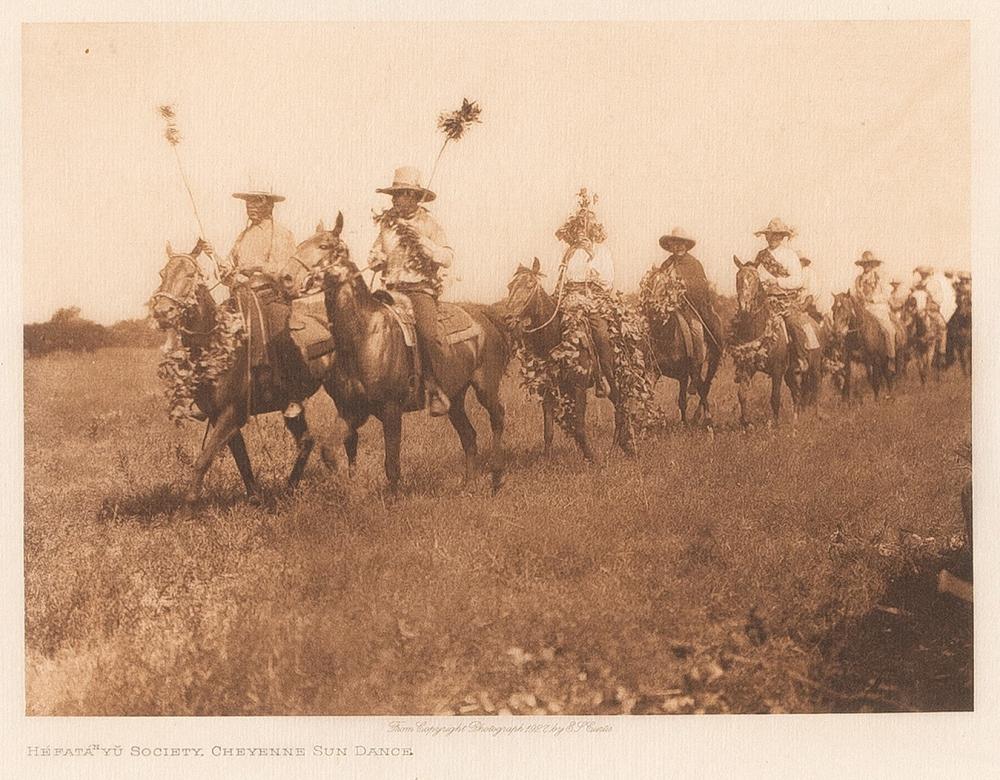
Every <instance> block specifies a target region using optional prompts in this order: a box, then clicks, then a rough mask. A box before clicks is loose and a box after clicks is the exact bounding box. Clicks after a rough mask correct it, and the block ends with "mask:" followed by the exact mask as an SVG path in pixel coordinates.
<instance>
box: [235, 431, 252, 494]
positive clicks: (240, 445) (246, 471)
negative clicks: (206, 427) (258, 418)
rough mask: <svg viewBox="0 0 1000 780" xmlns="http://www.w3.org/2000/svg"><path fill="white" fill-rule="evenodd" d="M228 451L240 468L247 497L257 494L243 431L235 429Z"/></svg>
mask: <svg viewBox="0 0 1000 780" xmlns="http://www.w3.org/2000/svg"><path fill="white" fill-rule="evenodd" d="M229 451H230V452H231V453H232V454H233V460H235V461H236V468H238V469H239V470H240V476H241V477H242V478H243V486H244V487H245V488H246V491H247V497H248V498H251V499H252V498H254V497H255V496H256V495H257V481H256V480H255V479H254V476H253V469H252V468H251V466H250V456H249V455H248V454H247V443H246V441H245V440H244V439H243V433H242V432H241V431H236V433H234V434H233V438H231V439H230V440H229Z"/></svg>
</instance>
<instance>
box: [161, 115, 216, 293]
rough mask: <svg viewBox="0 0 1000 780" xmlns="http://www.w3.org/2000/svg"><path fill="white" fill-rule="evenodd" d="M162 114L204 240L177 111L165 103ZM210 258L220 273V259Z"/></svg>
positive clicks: (166, 132) (199, 234)
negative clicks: (184, 159) (184, 160)
mask: <svg viewBox="0 0 1000 780" xmlns="http://www.w3.org/2000/svg"><path fill="white" fill-rule="evenodd" d="M158 110H159V113H160V116H161V117H162V118H163V120H164V121H165V122H166V125H167V126H166V129H165V130H164V133H163V137H164V138H166V139H167V143H168V144H170V148H171V149H173V150H174V159H175V160H177V170H178V171H179V172H180V174H181V181H182V182H184V189H185V190H187V194H188V199H189V200H190V201H191V210H192V211H193V212H194V219H195V221H196V222H197V223H198V238H199V239H200V240H204V238H205V226H204V225H203V224H202V222H201V215H200V214H198V205H197V204H196V203H195V201H194V193H193V192H192V191H191V184H190V183H189V182H188V178H187V174H186V173H184V164H183V163H182V162H181V154H180V152H179V151H178V150H177V147H178V146H180V143H181V131H180V129H179V128H178V127H177V113H176V112H175V111H174V107H173V106H170V105H163V106H160V107H159V109H158ZM207 254H208V256H209V257H210V258H212V263H214V265H215V272H216V275H218V274H219V261H218V259H216V257H215V254H214V253H212V252H208V253H207Z"/></svg>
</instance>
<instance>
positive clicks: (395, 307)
mask: <svg viewBox="0 0 1000 780" xmlns="http://www.w3.org/2000/svg"><path fill="white" fill-rule="evenodd" d="M377 297H378V299H379V300H380V301H381V302H382V305H383V306H385V307H386V308H387V309H388V310H389V311H390V312H392V315H393V317H395V318H396V321H397V322H398V323H399V326H400V328H401V329H402V331H403V339H404V340H405V341H406V346H408V347H415V346H416V345H417V319H416V317H415V316H414V314H413V304H412V303H411V302H410V299H409V298H408V297H407V296H406V295H404V294H403V293H401V292H399V291H398V290H396V291H393V292H389V291H388V290H379V292H378V294H377ZM437 311H438V322H437V325H438V335H439V337H440V339H441V341H443V342H445V343H447V344H459V343H461V342H463V341H468V340H469V339H475V338H479V337H480V336H481V335H482V333H483V329H482V328H481V327H480V326H479V323H477V322H476V321H475V320H474V319H472V315H471V314H469V312H467V311H466V310H465V309H463V308H462V307H461V306H457V305H455V304H454V303H439V304H438V307H437Z"/></svg>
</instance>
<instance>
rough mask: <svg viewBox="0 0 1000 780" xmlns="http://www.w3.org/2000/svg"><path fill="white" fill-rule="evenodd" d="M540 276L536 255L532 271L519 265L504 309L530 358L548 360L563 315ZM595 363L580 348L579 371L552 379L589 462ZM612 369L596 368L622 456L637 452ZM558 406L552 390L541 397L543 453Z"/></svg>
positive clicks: (591, 456) (549, 446)
mask: <svg viewBox="0 0 1000 780" xmlns="http://www.w3.org/2000/svg"><path fill="white" fill-rule="evenodd" d="M541 277H542V273H541V271H540V270H539V262H538V258H537V257H536V258H535V260H534V263H533V264H532V266H531V268H528V267H526V266H524V265H518V268H517V270H516V271H515V272H514V277H513V278H512V279H511V281H510V283H509V284H508V285H507V289H508V296H507V302H506V311H507V322H508V323H510V327H511V329H512V330H513V332H514V333H515V334H516V335H517V336H518V337H519V338H520V339H521V341H522V343H523V344H524V347H525V349H526V350H528V351H530V353H531V355H532V356H533V357H535V358H538V359H540V360H542V361H547V360H549V359H550V355H551V353H552V351H553V350H554V349H556V347H558V346H559V345H560V344H562V341H563V335H562V333H563V331H562V327H563V313H562V311H561V301H560V303H559V304H557V303H556V301H554V300H553V299H552V297H551V296H550V295H549V294H548V293H546V292H545V290H544V289H543V288H542V283H541V281H540V279H541ZM598 365H599V361H595V360H594V356H593V350H592V348H590V347H588V346H586V345H584V346H582V347H581V349H580V351H579V356H578V358H577V366H576V368H577V369H578V370H571V371H562V372H560V376H559V377H558V379H557V380H556V381H557V383H558V386H559V387H558V390H559V393H560V394H561V395H564V396H565V397H566V398H567V399H568V400H569V403H570V404H571V406H572V410H573V411H572V419H570V420H568V421H567V427H569V429H570V431H571V432H572V435H573V438H574V440H575V441H576V443H577V445H578V446H579V447H580V452H581V453H582V454H583V457H584V459H585V460H587V461H593V460H594V451H593V449H592V448H591V446H590V440H589V439H588V437H587V389H588V388H590V387H593V386H594V383H595V381H596V380H597V377H596V376H595V373H596V371H597V370H598V369H597V366H598ZM613 368H614V367H613V366H600V370H601V371H602V373H603V376H604V378H605V379H606V380H607V383H608V386H609V388H610V393H609V394H608V397H609V399H610V400H611V402H612V403H613V404H614V407H615V434H614V442H615V444H617V445H618V446H620V447H621V448H622V449H623V450H624V451H625V452H626V453H629V454H632V453H634V451H635V447H634V444H633V437H632V433H631V431H630V430H629V425H628V419H627V416H626V414H625V408H624V406H623V404H622V398H621V393H620V392H619V389H618V384H617V382H616V381H615V376H614V370H613ZM557 403H559V399H558V398H557V396H556V393H555V391H554V390H549V391H547V392H545V393H544V394H543V396H542V420H543V441H544V447H545V454H546V455H548V454H549V453H550V452H551V451H552V436H553V430H554V429H553V422H554V421H555V417H556V405H557Z"/></svg>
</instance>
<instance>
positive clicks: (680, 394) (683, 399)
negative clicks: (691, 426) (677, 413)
mask: <svg viewBox="0 0 1000 780" xmlns="http://www.w3.org/2000/svg"><path fill="white" fill-rule="evenodd" d="M689 381H690V380H689V379H688V377H687V376H682V377H681V378H680V379H678V380H677V408H678V409H680V410H681V424H682V425H683V426H684V427H685V428H686V427H687V424H688V415H687V408H688V382H689Z"/></svg>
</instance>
